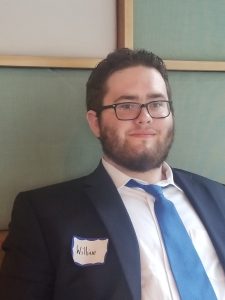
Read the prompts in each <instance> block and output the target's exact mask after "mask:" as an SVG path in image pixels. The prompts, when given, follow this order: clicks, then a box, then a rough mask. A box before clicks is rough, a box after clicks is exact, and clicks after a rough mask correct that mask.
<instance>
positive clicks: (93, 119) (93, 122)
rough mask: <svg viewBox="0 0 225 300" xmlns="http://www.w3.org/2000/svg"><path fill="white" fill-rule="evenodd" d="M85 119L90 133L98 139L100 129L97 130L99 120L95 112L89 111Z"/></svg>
mask: <svg viewBox="0 0 225 300" xmlns="http://www.w3.org/2000/svg"><path fill="white" fill-rule="evenodd" d="M86 117H87V121H88V124H89V127H90V129H91V131H92V132H93V134H94V135H95V136H96V137H97V138H99V137H100V128H99V120H98V117H97V115H96V112H95V111H94V110H89V111H88V112H87V114H86Z"/></svg>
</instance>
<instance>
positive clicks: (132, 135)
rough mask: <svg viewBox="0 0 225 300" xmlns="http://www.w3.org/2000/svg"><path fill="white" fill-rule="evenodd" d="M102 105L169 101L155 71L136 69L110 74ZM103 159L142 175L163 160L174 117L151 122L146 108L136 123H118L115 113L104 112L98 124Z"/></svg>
mask: <svg viewBox="0 0 225 300" xmlns="http://www.w3.org/2000/svg"><path fill="white" fill-rule="evenodd" d="M106 86H107V92H106V95H105V97H104V99H103V105H110V104H114V103H122V102H137V103H141V104H142V103H147V102H150V101H154V100H168V95H167V90H166V85H165V82H164V80H163V78H162V76H161V74H160V73H159V72H158V71H157V70H156V69H154V68H148V67H144V66H135V67H130V68H127V69H123V70H120V71H116V72H115V73H113V74H112V75H111V76H110V77H109V79H108V80H107V83H106ZM97 127H98V128H97V130H95V135H96V136H98V137H99V139H100V141H101V143H102V147H103V152H104V156H105V158H106V159H107V160H109V161H110V162H111V163H113V164H114V165H117V166H118V167H122V168H126V169H128V170H132V171H137V172H145V171H148V170H151V169H154V168H157V167H160V165H161V163H162V162H163V161H164V160H165V159H166V157H167V155H168V152H169V149H170V147H171V144H172V141H173V136H174V122H173V116H172V114H170V115H169V116H168V117H167V118H164V119H153V118H151V116H150V115H149V114H148V112H147V110H146V108H145V107H144V108H142V111H141V114H140V115H139V117H138V118H137V119H135V120H129V121H123V120H118V119H117V117H116V115H115V111H114V109H113V108H112V109H111V108H110V109H106V110H103V111H102V113H101V115H100V117H99V119H98V120H97Z"/></svg>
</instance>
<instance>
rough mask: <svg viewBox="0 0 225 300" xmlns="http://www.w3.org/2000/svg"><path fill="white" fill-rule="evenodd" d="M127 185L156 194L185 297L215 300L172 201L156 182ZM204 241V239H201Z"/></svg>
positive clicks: (156, 207) (169, 253) (165, 238)
mask: <svg viewBox="0 0 225 300" xmlns="http://www.w3.org/2000/svg"><path fill="white" fill-rule="evenodd" d="M126 186H128V187H131V188H134V187H138V188H141V189H143V190H145V191H146V192H147V193H149V194H151V195H152V196H154V197H155V204H154V210H155V214H156V217H157V220H158V224H159V227H160V231H161V234H162V238H163V241H164V246H165V249H166V252H167V256H168V259H169V263H170V267H171V270H172V273H173V276H174V279H175V282H176V285H177V289H178V292H179V294H180V298H181V299H182V300H216V299H217V298H216V295H215V292H214V290H213V288H212V285H211V283H210V281H209V279H208V276H207V274H206V272H205V270H204V267H203V265H202V262H201V260H200V258H199V256H198V254H197V252H196V250H195V248H194V246H193V244H192V241H191V239H190V237H189V235H188V233H187V231H186V229H185V227H184V225H183V223H182V221H181V219H180V217H179V215H178V213H177V211H176V208H175V206H174V205H173V203H172V202H171V201H169V200H168V199H166V198H165V197H164V195H163V191H162V188H161V187H160V186H157V185H153V184H149V185H144V184H141V183H139V182H137V181H135V180H133V179H131V180H129V181H128V183H127V184H126ZM200 242H201V241H200Z"/></svg>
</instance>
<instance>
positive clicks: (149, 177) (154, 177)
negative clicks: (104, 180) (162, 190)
mask: <svg viewBox="0 0 225 300" xmlns="http://www.w3.org/2000/svg"><path fill="white" fill-rule="evenodd" d="M103 158H104V160H105V161H107V162H108V163H109V164H111V165H113V166H114V167H115V168H116V169H118V170H119V171H121V172H122V173H124V174H126V175H127V176H129V177H131V178H136V179H140V180H142V181H146V182H148V183H152V184H154V183H156V182H159V181H161V180H163V179H165V175H164V174H163V170H162V165H161V166H160V167H159V168H155V169H151V170H148V171H145V172H137V171H132V170H129V169H127V168H125V167H123V166H121V165H118V164H116V163H115V162H114V161H112V160H111V159H109V158H108V157H107V156H105V155H104V156H103Z"/></svg>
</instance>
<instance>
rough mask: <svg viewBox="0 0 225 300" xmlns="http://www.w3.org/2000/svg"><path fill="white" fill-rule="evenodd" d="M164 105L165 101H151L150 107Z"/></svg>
mask: <svg viewBox="0 0 225 300" xmlns="http://www.w3.org/2000/svg"><path fill="white" fill-rule="evenodd" d="M163 106H164V102H161V101H158V102H152V103H150V108H153V109H157V108H161V107H163Z"/></svg>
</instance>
